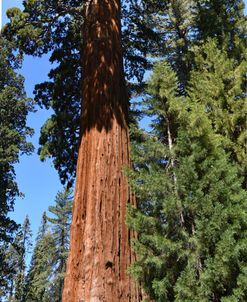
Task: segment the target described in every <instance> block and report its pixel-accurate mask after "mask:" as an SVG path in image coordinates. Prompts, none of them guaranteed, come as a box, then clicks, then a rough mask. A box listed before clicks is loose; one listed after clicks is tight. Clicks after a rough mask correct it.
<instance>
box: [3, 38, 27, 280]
mask: <svg viewBox="0 0 247 302" xmlns="http://www.w3.org/2000/svg"><path fill="white" fill-rule="evenodd" d="M14 50H15V45H14V44H13V42H9V41H7V40H6V39H5V38H3V37H2V36H0V74H1V76H0V285H2V282H4V281H3V280H2V279H3V276H4V275H5V274H7V273H8V266H7V265H6V263H5V260H4V258H5V256H4V253H5V250H6V249H8V244H9V243H11V242H12V241H13V236H14V233H15V231H17V229H18V225H17V224H16V223H15V222H14V221H13V220H12V219H10V218H9V217H8V213H9V212H10V211H13V206H14V201H15V198H16V197H17V196H21V193H20V192H19V190H18V186H17V183H16V181H15V169H14V164H16V163H17V162H18V161H19V155H20V154H29V153H30V152H31V151H32V150H33V147H32V145H31V144H30V143H28V142H27V140H26V138H27V136H29V135H31V134H32V129H30V128H29V127H27V125H26V118H27V114H28V112H29V111H30V110H32V104H31V102H30V100H28V99H27V98H26V94H25V92H24V88H23V83H24V79H23V77H22V76H20V75H19V74H18V73H17V69H18V68H19V67H20V64H21V60H20V57H18V55H14Z"/></svg>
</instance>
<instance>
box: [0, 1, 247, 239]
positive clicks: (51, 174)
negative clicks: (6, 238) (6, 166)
mask: <svg viewBox="0 0 247 302" xmlns="http://www.w3.org/2000/svg"><path fill="white" fill-rule="evenodd" d="M2 1H3V15H4V16H3V22H4V23H5V22H6V21H7V19H6V16H5V11H6V9H7V8H9V7H13V6H18V7H20V6H21V3H22V0H2ZM47 1H49V0H47ZM246 3H247V0H246V1H245V5H246ZM50 67H51V66H50V63H49V60H48V57H47V56H44V57H42V58H33V57H25V60H24V64H23V68H22V70H21V73H22V74H23V75H24V77H25V88H26V92H27V95H28V96H29V97H32V95H33V89H34V85H35V84H37V83H40V82H43V81H44V80H46V79H47V74H48V72H49V70H50ZM48 117H49V112H47V111H46V110H41V109H38V111H37V112H36V113H32V114H30V115H29V116H28V125H29V126H30V127H32V128H33V129H34V130H35V134H34V136H33V137H32V138H31V141H32V143H33V144H34V146H35V152H34V153H33V154H32V155H31V156H22V157H21V158H20V163H19V164H17V165H16V176H17V183H18V185H19V188H20V190H21V191H22V192H23V193H24V194H25V198H23V199H17V200H16V204H15V211H14V212H13V213H11V217H12V218H14V220H15V221H17V222H18V223H22V222H23V220H24V218H25V216H26V215H28V216H29V218H30V221H31V227H32V231H33V234H34V238H35V236H36V233H37V230H38V227H39V224H40V221H41V217H42V213H43V212H44V211H46V210H47V208H48V206H50V205H51V204H52V203H53V202H54V199H55V195H56V193H57V192H58V190H61V189H62V186H61V184H60V182H59V178H58V175H57V172H56V170H55V169H54V168H53V166H52V163H51V161H46V162H44V163H42V162H41V161H40V160H39V157H38V155H37V148H38V146H39V144H38V140H39V132H40V127H41V126H42V125H43V123H44V122H45V121H46V120H47V118H48Z"/></svg>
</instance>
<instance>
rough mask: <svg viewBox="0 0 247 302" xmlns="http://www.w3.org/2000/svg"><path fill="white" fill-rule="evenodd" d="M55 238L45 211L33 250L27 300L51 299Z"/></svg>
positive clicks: (28, 275)
mask: <svg viewBox="0 0 247 302" xmlns="http://www.w3.org/2000/svg"><path fill="white" fill-rule="evenodd" d="M54 246H55V243H54V238H53V235H52V233H51V232H50V230H49V227H48V224H47V216H46V213H43V216H42V222H41V226H40V228H39V232H38V235H37V239H36V244H35V247H34V250H33V254H32V259H31V264H30V268H29V271H28V274H27V277H26V282H25V300H24V301H25V302H29V301H30V302H31V301H32V302H48V301H50V297H51V296H50V279H51V277H52V263H53V259H54V257H55V254H54V252H55V251H54Z"/></svg>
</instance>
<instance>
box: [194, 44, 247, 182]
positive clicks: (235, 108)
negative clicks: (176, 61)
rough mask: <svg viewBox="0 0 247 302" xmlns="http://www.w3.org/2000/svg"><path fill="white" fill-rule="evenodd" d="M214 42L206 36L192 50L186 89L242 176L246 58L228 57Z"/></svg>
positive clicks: (244, 164)
mask: <svg viewBox="0 0 247 302" xmlns="http://www.w3.org/2000/svg"><path fill="white" fill-rule="evenodd" d="M217 44H218V43H217V41H216V40H215V39H214V40H212V39H209V40H208V43H206V44H205V45H204V46H202V47H200V48H198V49H196V50H195V56H196V59H195V69H194V70H193V72H192V73H191V84H190V87H189V91H190V95H191V96H193V98H194V99H195V100H197V102H200V103H201V104H202V105H203V106H204V107H205V111H206V112H207V115H208V118H209V119H210V121H211V124H212V127H213V128H214V131H215V132H216V133H218V134H220V135H222V136H223V137H224V149H225V150H226V151H227V152H229V153H230V154H231V160H232V161H233V162H236V163H237V164H238V165H239V166H240V174H241V176H246V175H247V174H246V172H247V170H246V169H247V161H246V139H247V133H246V100H245V97H246V93H245V89H243V83H244V82H245V76H246V75H245V70H246V65H247V64H246V62H247V61H246V58H243V59H242V60H240V62H238V61H236V60H234V59H232V58H229V56H230V55H229V53H227V52H226V51H222V50H220V49H218V47H217ZM198 78H200V81H198V80H197V79H198ZM205 87H207V89H205ZM245 185H246V182H245V183H244V186H245Z"/></svg>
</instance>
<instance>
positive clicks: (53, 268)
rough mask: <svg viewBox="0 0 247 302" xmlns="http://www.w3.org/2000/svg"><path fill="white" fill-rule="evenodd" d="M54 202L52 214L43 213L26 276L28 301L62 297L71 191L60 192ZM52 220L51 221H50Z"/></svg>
mask: <svg viewBox="0 0 247 302" xmlns="http://www.w3.org/2000/svg"><path fill="white" fill-rule="evenodd" d="M55 203H56V204H55V206H51V207H49V212H50V213H51V214H52V215H53V218H49V217H47V215H46V213H44V214H43V217H42V222H41V226H40V229H39V232H38V236H37V239H36V244H35V247H34V251H33V255H32V260H31V264H30V269H29V272H28V275H27V278H26V285H25V301H26V302H29V301H30V302H31V301H32V302H34V301H37V302H49V301H50V299H51V297H52V301H54V302H59V301H61V296H62V289H63V279H64V273H65V269H66V259H67V256H68V250H69V229H70V224H71V216H72V209H71V208H72V197H71V191H70V190H67V189H65V190H64V191H62V192H58V194H57V196H56V199H55ZM49 222H50V224H49Z"/></svg>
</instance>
